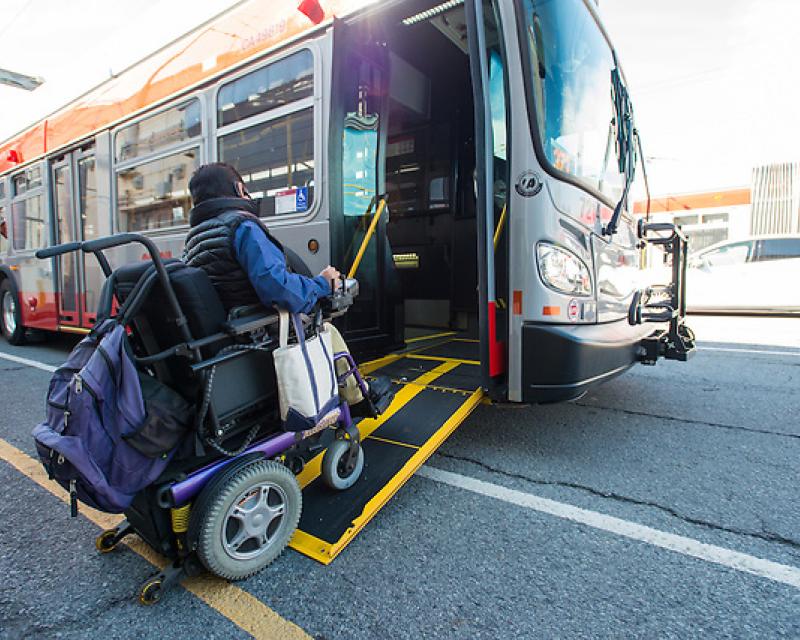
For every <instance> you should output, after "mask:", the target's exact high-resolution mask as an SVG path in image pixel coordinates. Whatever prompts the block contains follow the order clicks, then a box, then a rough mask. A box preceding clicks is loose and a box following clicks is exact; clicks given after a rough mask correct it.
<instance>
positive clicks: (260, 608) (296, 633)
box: [0, 438, 311, 640]
mask: <svg viewBox="0 0 800 640" xmlns="http://www.w3.org/2000/svg"><path fill="white" fill-rule="evenodd" d="M0 459H2V460H4V461H5V462H7V463H8V464H10V465H11V466H12V467H14V468H15V469H16V470H17V471H19V472H20V473H21V474H23V475H24V476H26V477H28V478H29V479H30V480H33V481H34V482H35V483H36V484H38V485H39V486H40V487H42V488H43V489H46V490H47V491H49V492H50V493H52V494H53V495H54V496H56V497H57V498H59V499H61V500H62V501H64V502H65V503H67V504H69V494H68V493H67V492H66V491H64V490H63V489H62V488H61V487H60V486H59V485H58V484H56V482H54V481H53V480H50V479H48V477H47V474H46V473H45V471H44V468H43V467H42V465H41V464H40V463H39V462H38V461H36V460H34V459H33V458H31V457H30V456H28V455H27V454H25V453H24V452H22V451H20V450H19V449H17V448H16V447H14V446H13V445H11V444H9V443H8V442H6V441H5V440H3V439H2V438H0ZM79 513H80V514H81V515H82V516H83V517H85V518H87V519H88V520H90V521H92V522H93V523H94V524H96V525H97V526H98V527H101V528H103V529H111V528H113V527H115V526H117V525H118V524H119V522H120V518H119V516H117V515H111V514H108V513H102V512H100V511H96V510H95V509H91V508H89V507H87V506H85V505H81V508H80V512H79ZM125 544H126V545H127V546H128V547H130V548H131V549H132V550H133V551H135V552H136V553H138V554H139V555H140V556H142V557H143V558H144V559H145V560H147V561H148V562H149V563H151V564H153V565H155V566H156V567H157V568H159V569H161V568H163V567H164V566H165V565H167V564H168V562H169V561H168V560H167V559H166V558H164V557H163V556H161V555H160V554H158V553H156V552H155V551H153V549H151V548H150V547H149V546H147V545H146V544H145V543H144V542H142V541H141V540H140V539H139V538H127V539H126V540H125ZM181 584H182V585H183V587H184V588H185V589H186V590H187V591H189V592H190V593H192V594H194V595H195V596H196V597H198V598H200V600H202V601H203V602H205V603H206V604H207V605H208V606H209V607H211V608H212V609H214V610H216V611H217V612H218V613H221V614H222V615H223V616H225V617H226V618H227V619H228V620H230V621H231V622H233V624H235V625H236V626H237V627H239V628H240V629H242V630H243V631H245V632H247V633H249V634H250V635H251V636H253V637H254V638H258V639H262V638H263V639H265V640H266V639H271V638H281V640H283V639H284V638H285V639H287V640H295V639H297V640H301V639H303V640H309V639H310V638H311V636H309V635H308V634H307V633H306V632H305V631H303V630H302V629H301V628H300V627H298V626H297V625H296V624H294V623H293V622H289V621H288V620H286V619H284V618H282V617H281V616H279V615H278V614H277V613H275V612H274V611H273V610H272V609H270V608H269V607H268V606H267V605H265V604H264V603H263V602H261V600H259V599H258V598H256V597H255V596H253V595H251V594H249V593H247V592H246V591H244V590H243V589H240V588H239V587H237V586H236V585H233V584H231V583H229V582H226V581H224V580H222V579H220V578H216V577H214V576H211V575H205V576H199V577H196V578H187V579H184V580H183V581H182V582H181Z"/></svg>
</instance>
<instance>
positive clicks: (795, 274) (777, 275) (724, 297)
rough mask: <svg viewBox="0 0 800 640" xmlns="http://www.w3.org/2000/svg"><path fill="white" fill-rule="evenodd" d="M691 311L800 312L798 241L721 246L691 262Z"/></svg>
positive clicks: (772, 239)
mask: <svg viewBox="0 0 800 640" xmlns="http://www.w3.org/2000/svg"><path fill="white" fill-rule="evenodd" d="M686 305H687V308H688V309H689V310H690V311H731V312H736V311H757V312H781V313H785V312H800V236H799V235H793V236H763V237H757V238H748V239H746V240H732V241H727V242H719V243H717V244H715V245H712V246H710V247H707V248H706V249H703V250H702V251H698V252H697V253H694V254H692V255H691V256H690V257H689V264H688V269H687V275H686Z"/></svg>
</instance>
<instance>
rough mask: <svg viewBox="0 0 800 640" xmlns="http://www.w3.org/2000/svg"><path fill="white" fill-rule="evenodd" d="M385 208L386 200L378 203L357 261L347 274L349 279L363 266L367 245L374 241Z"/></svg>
mask: <svg viewBox="0 0 800 640" xmlns="http://www.w3.org/2000/svg"><path fill="white" fill-rule="evenodd" d="M385 206H386V198H381V201H380V202H379V203H378V208H377V209H375V213H374V214H372V222H370V223H369V229H367V234H366V235H365V236H364V240H363V241H362V242H361V247H360V248H359V249H358V253H357V254H356V259H355V260H353V266H352V267H350V271H349V273H348V274H347V277H348V278H354V277H355V275H356V271H358V265H360V264H361V259H362V258H363V257H364V252H365V251H366V250H367V245H368V244H369V241H370V240H371V239H372V235H373V234H374V233H375V228H376V227H377V226H378V220H380V219H381V215H382V214H383V209H384V207H385Z"/></svg>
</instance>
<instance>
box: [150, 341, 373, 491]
mask: <svg viewBox="0 0 800 640" xmlns="http://www.w3.org/2000/svg"><path fill="white" fill-rule="evenodd" d="M333 359H334V361H337V360H342V359H344V360H346V361H347V365H348V367H349V368H348V370H347V371H346V372H345V373H343V374H342V375H341V376H338V381H339V383H340V384H341V383H342V382H344V381H345V380H346V379H347V378H348V377H349V376H355V379H356V382H357V383H358V388H359V389H360V391H361V393H362V394H363V395H364V397H365V398H366V397H367V385H366V383H365V382H364V378H363V377H362V376H361V373H360V372H359V370H358V367H357V366H356V363H355V360H353V357H352V356H351V355H350V354H349V353H347V352H346V351H342V352H340V353H336V354H334V356H333ZM339 410H340V412H341V413H340V414H339V419H338V420H337V422H336V425H337V426H338V427H339V428H344V429H349V428H350V427H351V426H352V425H353V419H352V416H351V415H350V407H349V406H348V404H347V403H346V402H345V401H344V400H341V399H340V403H339ZM329 428H333V427H329ZM302 440H304V437H303V435H302V432H300V433H296V432H293V431H287V432H285V433H281V434H278V435H276V436H271V437H268V438H265V439H263V440H260V441H258V442H256V443H254V444H252V445H250V446H249V447H248V448H247V449H245V450H244V451H242V452H241V453H240V454H239V455H237V456H234V457H231V458H225V459H222V460H217V461H216V462H212V463H210V464H208V465H206V466H205V467H201V468H200V469H198V470H196V471H193V472H192V473H190V474H189V475H188V477H187V478H185V479H184V480H180V481H179V482H173V483H172V484H169V485H167V486H165V487H163V488H162V489H161V491H159V494H160V496H161V499H162V501H165V502H166V503H167V504H169V506H172V507H180V506H182V505H184V504H186V503H187V502H189V501H191V500H192V499H193V498H194V497H195V496H196V495H197V494H199V493H200V492H201V491H202V490H203V487H205V486H206V484H207V483H208V481H209V480H211V478H213V477H214V476H215V475H216V474H217V473H218V472H219V471H221V470H222V468H223V467H225V466H227V465H229V464H231V463H232V462H234V461H235V460H238V459H240V458H242V457H243V456H246V455H250V454H253V453H260V454H261V455H263V456H264V457H265V458H273V457H275V456H277V455H279V454H281V453H283V452H284V451H286V450H287V449H289V448H291V447H292V446H294V445H295V444H297V443H298V442H301V441H302Z"/></svg>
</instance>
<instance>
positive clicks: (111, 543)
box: [94, 520, 133, 553]
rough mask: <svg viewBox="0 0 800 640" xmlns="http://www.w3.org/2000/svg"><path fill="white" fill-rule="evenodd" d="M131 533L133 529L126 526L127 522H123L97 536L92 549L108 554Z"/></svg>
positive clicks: (128, 525)
mask: <svg viewBox="0 0 800 640" xmlns="http://www.w3.org/2000/svg"><path fill="white" fill-rule="evenodd" d="M132 532H133V527H131V525H130V524H128V521H127V520H123V521H122V522H121V523H120V524H119V525H118V526H116V527H114V528H113V529H106V530H105V531H103V533H101V534H100V535H99V536H97V537H96V538H95V540H94V547H95V549H97V550H98V551H99V552H100V553H110V552H111V551H113V550H114V549H116V548H117V545H119V543H120V542H122V539H123V538H124V537H125V536H127V535H128V534H129V533H132Z"/></svg>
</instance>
